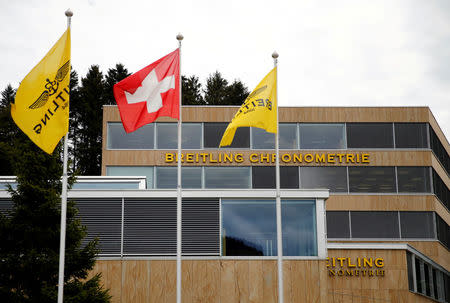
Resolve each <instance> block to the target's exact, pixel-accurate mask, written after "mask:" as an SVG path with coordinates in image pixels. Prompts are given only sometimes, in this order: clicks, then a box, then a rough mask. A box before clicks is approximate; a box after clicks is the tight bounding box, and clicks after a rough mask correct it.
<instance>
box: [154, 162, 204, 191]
mask: <svg viewBox="0 0 450 303" xmlns="http://www.w3.org/2000/svg"><path fill="white" fill-rule="evenodd" d="M177 182H178V179H177V167H175V166H168V167H157V168H156V188H177ZM181 187H182V188H201V187H202V168H201V167H182V168H181Z"/></svg>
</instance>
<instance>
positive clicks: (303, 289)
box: [0, 106, 450, 302]
mask: <svg viewBox="0 0 450 303" xmlns="http://www.w3.org/2000/svg"><path fill="white" fill-rule="evenodd" d="M237 110H238V107H234V106H226V107H212V106H211V107H203V106H201V107H200V106H199V107H197V106H185V107H183V113H182V116H183V128H182V130H183V136H182V148H183V151H182V166H183V167H182V188H183V193H182V195H183V206H182V209H183V210H182V213H183V221H182V226H183V227H182V238H183V241H182V251H183V261H182V299H183V302H277V262H276V256H277V242H276V241H277V240H276V222H275V220H276V219H275V150H274V141H275V140H274V138H275V137H274V135H273V134H269V133H266V132H265V131H263V130H260V129H256V128H240V129H238V131H237V133H236V136H235V139H234V141H233V144H232V145H231V146H229V147H225V148H219V147H218V146H219V142H220V139H221V137H222V134H223V132H224V130H225V128H226V126H227V125H228V123H229V121H231V119H232V117H233V116H234V114H235V112H236V111H237ZM279 115H280V121H279V122H280V125H279V136H280V137H279V138H280V140H279V141H280V177H281V180H280V181H281V200H282V222H283V223H282V226H283V227H282V237H283V275H284V277H283V278H284V289H283V291H284V298H285V302H450V253H449V248H450V230H449V224H450V213H449V209H450V206H449V201H450V192H449V188H450V178H449V176H450V159H449V154H450V146H449V143H448V141H447V139H446V138H445V135H444V134H443V132H442V131H441V129H440V128H439V126H438V124H437V122H436V120H435V119H434V117H433V115H432V113H431V111H430V110H429V108H427V107H281V108H280V109H279ZM103 138H104V140H103V152H102V175H103V177H101V178H92V179H89V178H86V179H85V180H81V181H82V182H81V181H80V182H79V184H77V185H76V187H74V189H73V190H72V191H71V192H70V193H69V195H70V196H69V197H70V198H71V199H75V200H76V201H77V203H78V206H79V208H80V215H81V219H82V222H83V223H84V224H85V225H87V226H88V230H89V237H88V238H89V239H92V238H93V237H95V236H98V237H99V238H100V246H101V249H102V252H101V254H100V256H99V260H98V262H97V265H96V268H95V269H94V271H93V273H95V272H102V275H103V282H104V284H105V286H106V287H108V288H110V290H111V294H112V295H113V302H174V301H175V296H176V289H175V287H176V285H175V281H176V262H175V254H176V174H177V162H176V156H177V155H176V152H177V139H176V138H177V123H176V121H175V120H173V119H170V118H160V119H158V120H157V121H156V123H153V124H149V125H146V126H144V127H142V128H140V129H138V130H137V131H135V132H133V133H131V134H126V133H125V132H124V130H123V127H122V125H121V122H120V116H119V112H118V110H117V107H116V106H105V107H104V111H103ZM0 183H1V182H0ZM1 195H2V193H1V191H0V198H3V199H4V201H6V200H7V197H6V196H1ZM1 201H2V200H0V206H1V205H2V204H1V203H2V202H1Z"/></svg>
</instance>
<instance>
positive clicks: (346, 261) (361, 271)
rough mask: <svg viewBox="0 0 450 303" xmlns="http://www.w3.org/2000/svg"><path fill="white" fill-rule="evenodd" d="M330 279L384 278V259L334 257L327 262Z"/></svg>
mask: <svg viewBox="0 0 450 303" xmlns="http://www.w3.org/2000/svg"><path fill="white" fill-rule="evenodd" d="M326 265H327V269H328V276H329V277H384V276H385V274H386V272H385V270H384V259H383V258H366V257H357V258H349V257H339V258H336V257H332V258H327V261H326Z"/></svg>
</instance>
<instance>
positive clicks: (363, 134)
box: [347, 123, 394, 148]
mask: <svg viewBox="0 0 450 303" xmlns="http://www.w3.org/2000/svg"><path fill="white" fill-rule="evenodd" d="M347 146H348V148H392V147H394V140H393V130H392V123H347Z"/></svg>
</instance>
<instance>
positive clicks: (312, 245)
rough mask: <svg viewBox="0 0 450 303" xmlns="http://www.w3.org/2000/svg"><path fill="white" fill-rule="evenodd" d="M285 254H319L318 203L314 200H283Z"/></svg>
mask: <svg viewBox="0 0 450 303" xmlns="http://www.w3.org/2000/svg"><path fill="white" fill-rule="evenodd" d="M281 215H282V218H283V219H282V224H283V228H282V231H283V255H284V256H317V232H316V204H315V201H312V200H282V201H281Z"/></svg>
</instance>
